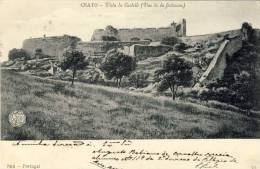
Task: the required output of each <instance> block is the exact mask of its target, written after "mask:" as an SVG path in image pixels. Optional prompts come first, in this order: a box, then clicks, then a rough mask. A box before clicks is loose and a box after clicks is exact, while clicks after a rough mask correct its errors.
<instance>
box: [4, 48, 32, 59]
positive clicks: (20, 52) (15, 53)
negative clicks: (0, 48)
mask: <svg viewBox="0 0 260 169" xmlns="http://www.w3.org/2000/svg"><path fill="white" fill-rule="evenodd" d="M8 59H9V60H16V59H20V60H24V61H26V60H28V59H30V55H29V54H28V52H26V51H25V50H24V49H16V48H14V49H12V50H10V51H9V53H8Z"/></svg>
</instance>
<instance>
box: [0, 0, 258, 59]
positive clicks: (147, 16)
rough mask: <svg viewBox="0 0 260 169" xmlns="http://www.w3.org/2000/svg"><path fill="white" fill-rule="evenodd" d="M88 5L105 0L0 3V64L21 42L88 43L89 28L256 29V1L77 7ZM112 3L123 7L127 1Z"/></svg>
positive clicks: (191, 32)
mask: <svg viewBox="0 0 260 169" xmlns="http://www.w3.org/2000/svg"><path fill="white" fill-rule="evenodd" d="M87 2H98V3H99V4H103V5H105V2H108V1H105V0H19V1H18V0H0V55H1V56H0V61H4V60H7V56H8V51H9V50H10V49H12V48H21V47H22V42H23V40H24V39H26V38H30V37H43V35H44V34H46V36H56V35H57V36H58V35H64V34H69V35H74V36H78V37H79V38H81V39H82V40H83V41H89V40H90V38H91V35H92V33H93V31H94V29H97V28H105V27H106V26H107V25H113V26H114V27H116V28H135V27H138V28H146V27H150V28H151V27H166V26H169V25H170V23H171V22H172V21H176V22H177V21H179V20H180V19H182V18H185V19H186V21H187V35H188V36H191V35H201V34H208V33H216V32H221V31H226V30H232V29H239V28H240V27H241V24H242V23H243V22H245V21H247V22H250V23H252V25H253V27H255V28H260V1H220V2H216V1H210V2H209V1H187V2H185V1H174V2H173V1H164V4H166V3H169V4H170V3H174V4H177V5H179V4H181V5H183V4H185V7H184V8H181V7H175V8H167V9H165V8H154V7H152V8H142V9H141V8H118V7H117V8H112V7H111V8H108V7H98V8H87V7H81V5H82V3H87ZM110 2H111V0H110ZM112 2H114V3H116V4H118V2H121V3H122V4H124V3H130V0H129V1H127V0H115V1H112ZM131 2H136V1H134V0H132V1H131ZM141 2H145V1H141ZM141 2H140V1H139V5H140V3H141ZM147 2H149V0H147ZM149 3H160V2H159V1H150V2H149Z"/></svg>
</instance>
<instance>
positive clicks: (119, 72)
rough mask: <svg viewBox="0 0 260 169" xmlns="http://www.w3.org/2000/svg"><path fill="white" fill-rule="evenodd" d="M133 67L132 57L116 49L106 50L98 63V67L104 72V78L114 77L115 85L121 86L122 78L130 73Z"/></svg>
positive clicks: (134, 65) (134, 63)
mask: <svg viewBox="0 0 260 169" xmlns="http://www.w3.org/2000/svg"><path fill="white" fill-rule="evenodd" d="M135 67H136V61H135V59H134V58H133V57H131V56H128V55H125V54H124V53H122V52H119V51H117V50H110V51H108V53H107V54H106V56H105V58H104V60H103V62H102V63H101V65H100V69H101V71H103V72H104V74H105V76H106V78H108V79H112V78H115V79H116V83H117V87H120V86H121V81H122V78H123V77H124V76H128V75H130V74H131V72H133V71H134V69H135Z"/></svg>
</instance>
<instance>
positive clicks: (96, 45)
mask: <svg viewBox="0 0 260 169" xmlns="http://www.w3.org/2000/svg"><path fill="white" fill-rule="evenodd" d="M149 43H150V42H149V41H137V42H120V41H108V42H102V41H100V42H79V43H78V44H77V47H76V49H77V50H78V51H81V52H83V54H85V55H87V56H103V55H105V53H106V52H107V51H109V50H111V49H116V48H119V49H122V50H124V49H126V48H129V47H130V46H132V45H133V44H143V45H148V44H149Z"/></svg>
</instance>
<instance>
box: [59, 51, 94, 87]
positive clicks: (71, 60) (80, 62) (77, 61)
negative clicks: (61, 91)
mask: <svg viewBox="0 0 260 169" xmlns="http://www.w3.org/2000/svg"><path fill="white" fill-rule="evenodd" d="M63 56H64V59H63V61H62V62H61V65H60V67H61V68H62V69H63V70H67V69H71V70H72V80H71V85H73V83H74V79H75V76H76V73H77V70H79V69H85V68H86V66H87V65H88V64H89V63H88V62H87V61H86V56H84V55H83V53H82V52H79V51H76V50H72V51H66V52H65V53H64V55H63Z"/></svg>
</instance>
